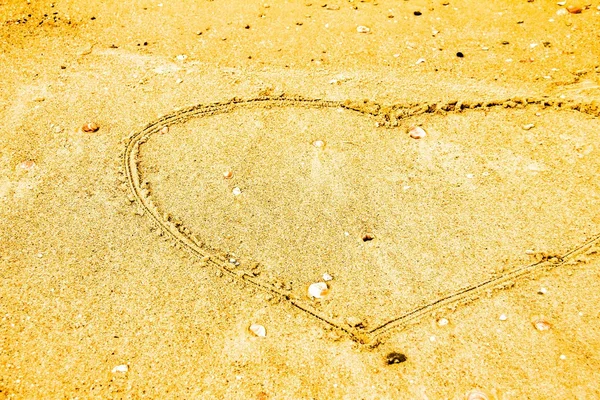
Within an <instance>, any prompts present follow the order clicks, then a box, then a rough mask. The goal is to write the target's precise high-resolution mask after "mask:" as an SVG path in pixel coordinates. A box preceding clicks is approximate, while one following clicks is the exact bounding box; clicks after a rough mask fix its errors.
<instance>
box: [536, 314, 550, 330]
mask: <svg viewBox="0 0 600 400" xmlns="http://www.w3.org/2000/svg"><path fill="white" fill-rule="evenodd" d="M531 323H532V324H533V326H534V327H535V329H537V330H538V331H540V332H545V331H549V330H550V329H551V328H552V324H551V323H550V322H548V320H547V319H545V318H544V317H534V318H533V319H532V320H531Z"/></svg>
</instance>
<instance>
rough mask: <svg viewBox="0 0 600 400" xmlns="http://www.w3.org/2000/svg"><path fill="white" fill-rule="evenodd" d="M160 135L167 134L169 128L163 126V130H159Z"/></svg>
mask: <svg viewBox="0 0 600 400" xmlns="http://www.w3.org/2000/svg"><path fill="white" fill-rule="evenodd" d="M160 133H162V134H163V135H164V134H165V133H169V127H168V126H163V128H162V129H161V130H160Z"/></svg>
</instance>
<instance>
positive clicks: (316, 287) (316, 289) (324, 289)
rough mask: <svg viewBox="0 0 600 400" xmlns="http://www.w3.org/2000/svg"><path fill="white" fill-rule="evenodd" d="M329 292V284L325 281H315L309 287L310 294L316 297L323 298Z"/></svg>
mask: <svg viewBox="0 0 600 400" xmlns="http://www.w3.org/2000/svg"><path fill="white" fill-rule="evenodd" d="M327 293H329V286H327V284H326V283H325V282H317V283H313V284H311V285H310V286H309V287H308V296H309V297H311V298H315V299H322V298H323V297H325V296H326V295H327Z"/></svg>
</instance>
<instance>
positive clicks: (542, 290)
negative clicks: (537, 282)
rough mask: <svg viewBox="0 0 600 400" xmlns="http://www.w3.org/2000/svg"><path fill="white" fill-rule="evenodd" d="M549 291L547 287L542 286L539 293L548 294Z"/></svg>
mask: <svg viewBox="0 0 600 400" xmlns="http://www.w3.org/2000/svg"><path fill="white" fill-rule="evenodd" d="M546 293H548V289H546V288H545V287H541V288H540V290H538V294H546Z"/></svg>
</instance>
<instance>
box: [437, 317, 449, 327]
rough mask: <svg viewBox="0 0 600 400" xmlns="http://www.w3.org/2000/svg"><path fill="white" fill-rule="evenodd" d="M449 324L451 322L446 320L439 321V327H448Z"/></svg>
mask: <svg viewBox="0 0 600 400" xmlns="http://www.w3.org/2000/svg"><path fill="white" fill-rule="evenodd" d="M448 322H449V321H448V320H447V319H446V318H440V319H438V322H437V323H438V325H439V326H446V325H448Z"/></svg>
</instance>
